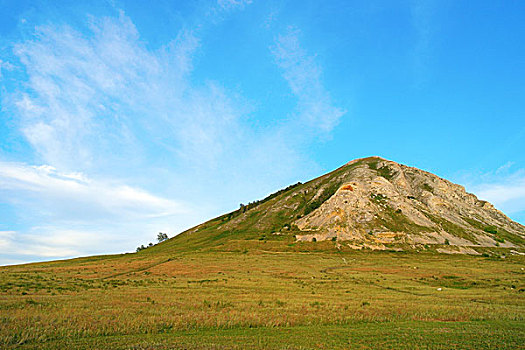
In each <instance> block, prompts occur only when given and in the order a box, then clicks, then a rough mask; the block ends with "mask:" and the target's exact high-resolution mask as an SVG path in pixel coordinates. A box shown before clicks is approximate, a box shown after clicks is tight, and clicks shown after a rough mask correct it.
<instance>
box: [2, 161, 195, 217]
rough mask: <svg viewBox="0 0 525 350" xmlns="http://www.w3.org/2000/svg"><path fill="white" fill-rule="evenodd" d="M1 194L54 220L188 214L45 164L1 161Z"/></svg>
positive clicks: (128, 188) (120, 186)
mask: <svg viewBox="0 0 525 350" xmlns="http://www.w3.org/2000/svg"><path fill="white" fill-rule="evenodd" d="M0 191H1V192H2V193H5V194H8V193H16V196H9V195H6V196H5V197H4V198H6V200H7V201H9V200H10V199H13V200H15V203H14V204H18V205H20V204H23V205H24V206H25V207H31V206H33V204H32V203H35V200H36V203H38V206H41V207H43V208H41V210H40V212H44V211H48V212H49V213H50V214H51V215H53V216H55V217H54V219H55V220H67V221H74V220H80V221H85V220H86V219H87V218H89V219H90V220H100V221H102V220H108V219H120V220H122V219H124V218H126V217H134V218H136V219H140V218H148V217H150V218H151V217H161V216H169V215H175V214H181V213H184V212H185V210H184V209H183V208H184V206H183V204H181V203H177V202H175V201H173V200H168V199H165V198H162V197H159V196H155V195H153V194H151V193H148V192H147V191H144V190H142V189H140V188H136V187H132V186H127V185H123V184H121V183H116V184H112V183H110V182H101V181H96V180H93V179H90V178H88V177H87V176H86V175H84V174H82V173H60V172H58V171H57V170H56V169H55V168H54V167H51V166H45V165H44V166H28V165H26V164H21V163H6V162H0ZM24 199H26V200H27V201H26V202H25V203H21V202H23V201H24ZM44 208H45V209H44ZM65 213H67V214H65ZM57 216H58V217H57Z"/></svg>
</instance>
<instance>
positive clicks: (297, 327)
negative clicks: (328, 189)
mask: <svg viewBox="0 0 525 350" xmlns="http://www.w3.org/2000/svg"><path fill="white" fill-rule="evenodd" d="M323 243H324V244H325V246H326V247H327V246H328V244H329V243H328V242H318V243H298V244H296V245H293V247H291V246H289V247H288V249H283V248H282V247H283V246H282V245H280V246H278V245H272V242H260V241H253V242H250V244H247V243H246V241H245V244H244V245H243V246H242V248H240V249H236V248H235V247H236V245H235V244H234V242H232V244H231V245H229V248H228V249H225V248H224V246H218V247H213V248H202V249H196V250H179V251H173V250H170V249H162V245H159V248H158V249H156V248H149V249H146V250H144V251H142V252H140V253H136V254H122V255H113V256H98V257H89V258H78V259H73V260H65V261H55V262H47V263H36V264H28V265H20V266H8V267H1V268H0V344H2V345H1V347H2V348H5V349H11V348H17V349H39V348H41V349H48V348H53V349H70V348H78V349H104V348H115V349H171V348H176V349H177V348H180V349H244V348H252V349H369V348H383V349H384V348H392V349H394V348H395V349H399V348H418V349H430V348H432V349H439V348H443V349H445V348H447V349H448V348H462V349H464V348H471V349H484V348H486V349H489V348H499V349H502V348H503V349H504V348H507V349H519V348H524V344H525V322H524V318H525V317H524V315H525V271H524V268H525V264H524V263H525V258H524V257H523V256H519V255H510V254H508V253H505V251H504V250H501V253H500V254H499V255H492V256H491V257H487V256H468V255H446V254H436V253H434V252H415V251H414V252H392V251H390V252H389V251H371V250H368V251H355V250H350V249H348V250H345V249H342V250H334V249H324V248H326V247H325V246H324V245H323ZM232 247H233V248H232ZM279 247H280V248H279Z"/></svg>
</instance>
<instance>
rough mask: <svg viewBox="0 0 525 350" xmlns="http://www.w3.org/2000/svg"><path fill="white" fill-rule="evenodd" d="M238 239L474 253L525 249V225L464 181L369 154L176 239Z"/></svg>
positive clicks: (189, 241) (203, 241)
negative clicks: (477, 195) (458, 183)
mask: <svg viewBox="0 0 525 350" xmlns="http://www.w3.org/2000/svg"><path fill="white" fill-rule="evenodd" d="M234 241H235V242H237V243H239V242H249V241H252V242H253V241H259V242H265V243H266V242H267V241H279V242H281V243H286V244H288V245H292V244H293V243H294V242H312V243H316V242H322V241H328V242H330V243H331V244H332V245H333V247H335V248H337V249H341V248H342V247H344V248H352V249H391V250H407V249H434V250H436V251H438V252H444V253H468V254H480V249H479V248H487V247H488V248H490V247H498V248H508V249H511V250H512V251H513V252H515V253H516V254H521V251H522V250H523V247H524V243H525V226H523V225H520V224H519V223H516V222H514V221H512V220H511V219H509V218H508V217H507V216H505V214H503V213H502V212H501V211H499V210H497V209H495V208H494V206H493V205H492V204H490V203H488V202H486V201H483V200H479V199H478V198H477V197H476V196H475V195H473V194H471V193H468V192H466V191H465V188H464V187H463V186H460V185H457V184H454V183H452V182H450V181H447V180H445V179H442V178H440V177H438V176H436V175H433V174H431V173H429V172H426V171H423V170H420V169H417V168H413V167H409V166H405V165H401V164H398V163H395V162H392V161H388V160H385V159H382V158H379V157H369V158H363V159H357V160H354V161H351V162H349V163H347V164H345V165H344V166H342V167H341V168H339V169H337V170H335V171H333V172H331V173H328V174H326V175H324V176H321V177H319V178H316V179H314V180H312V181H309V182H307V183H304V184H301V183H298V184H295V185H292V186H289V187H288V188H286V189H284V190H281V191H279V192H276V193H274V194H272V195H270V196H268V197H267V198H265V199H263V200H261V201H256V202H253V203H249V204H248V205H245V206H241V207H240V208H239V210H237V211H234V212H231V213H228V214H226V215H223V216H221V217H219V218H216V219H213V220H211V221H208V222H206V223H204V224H202V225H199V226H197V227H195V228H193V229H190V230H188V231H186V232H184V233H182V234H181V235H179V236H177V237H175V238H174V239H172V240H170V242H169V245H171V246H175V245H180V244H184V243H187V244H190V245H194V246H195V247H198V246H209V245H217V244H218V245H224V244H225V242H230V243H231V242H234ZM240 245H241V246H242V244H240ZM481 251H483V249H481Z"/></svg>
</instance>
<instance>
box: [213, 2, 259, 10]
mask: <svg viewBox="0 0 525 350" xmlns="http://www.w3.org/2000/svg"><path fill="white" fill-rule="evenodd" d="M251 3H252V0H217V4H218V5H219V7H221V8H223V9H226V10H230V9H233V8H238V7H241V8H242V7H244V6H246V5H249V4H251Z"/></svg>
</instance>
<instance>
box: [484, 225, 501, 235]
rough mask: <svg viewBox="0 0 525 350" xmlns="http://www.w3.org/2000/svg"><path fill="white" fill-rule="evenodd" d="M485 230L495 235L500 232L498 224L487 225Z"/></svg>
mask: <svg viewBox="0 0 525 350" xmlns="http://www.w3.org/2000/svg"><path fill="white" fill-rule="evenodd" d="M483 231H485V232H487V233H492V234H493V235H495V234H497V233H498V228H497V227H496V226H485V227H484V228H483Z"/></svg>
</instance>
